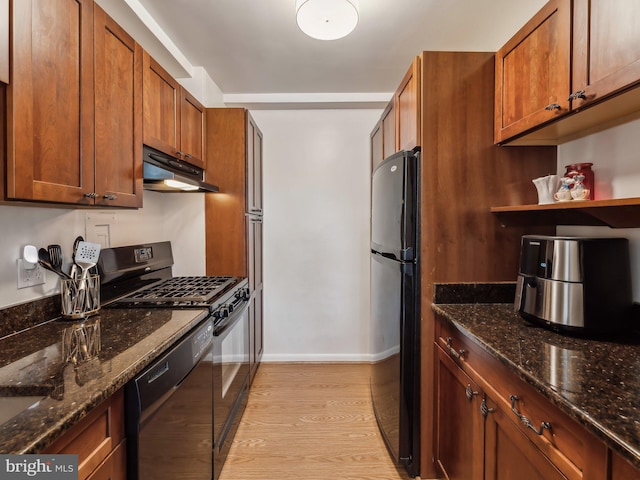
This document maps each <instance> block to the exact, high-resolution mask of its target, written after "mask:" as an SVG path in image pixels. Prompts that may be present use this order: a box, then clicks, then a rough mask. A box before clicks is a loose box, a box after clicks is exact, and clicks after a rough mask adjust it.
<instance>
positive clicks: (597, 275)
mask: <svg viewBox="0 0 640 480" xmlns="http://www.w3.org/2000/svg"><path fill="white" fill-rule="evenodd" d="M514 306H515V310H516V311H517V312H519V313H520V315H521V316H522V317H524V318H525V319H527V320H530V321H532V322H538V323H542V324H543V325H545V326H547V327H550V328H553V329H556V330H562V331H570V332H585V333H588V332H620V331H628V330H631V329H632V327H633V326H632V322H631V310H632V307H633V298H632V293H631V267H630V262H629V242H628V240H627V239H626V238H582V237H546V236H533V235H525V236H523V237H522V247H521V252H520V271H519V273H518V281H517V286H516V299H515V305H514Z"/></svg>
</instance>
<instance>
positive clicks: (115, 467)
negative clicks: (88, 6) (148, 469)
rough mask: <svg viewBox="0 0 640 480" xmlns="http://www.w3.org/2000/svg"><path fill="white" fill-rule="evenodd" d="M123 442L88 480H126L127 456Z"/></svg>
mask: <svg viewBox="0 0 640 480" xmlns="http://www.w3.org/2000/svg"><path fill="white" fill-rule="evenodd" d="M125 445H126V443H125V441H124V440H123V441H122V442H121V443H120V445H118V446H117V447H116V448H115V450H114V451H113V452H111V453H110V454H109V456H108V457H107V458H106V459H105V460H104V462H102V463H101V464H100V465H99V466H98V468H96V469H95V470H94V471H93V472H92V473H91V475H89V476H88V477H87V480H126V478H127V454H126V447H125Z"/></svg>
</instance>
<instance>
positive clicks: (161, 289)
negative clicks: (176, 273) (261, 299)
mask: <svg viewBox="0 0 640 480" xmlns="http://www.w3.org/2000/svg"><path fill="white" fill-rule="evenodd" d="M236 282H237V278H236V277H172V278H168V279H166V280H164V281H162V282H160V283H158V284H155V285H152V286H150V287H147V288H144V289H142V290H139V291H137V292H134V293H132V294H131V295H129V296H127V297H126V298H123V299H121V301H124V302H135V303H146V302H149V303H155V302H158V303H159V302H191V303H202V304H207V303H210V302H211V301H212V300H214V299H215V298H216V297H217V296H218V295H220V294H222V293H223V292H225V291H226V290H227V289H228V287H230V286H233V285H234V284H235V283H236Z"/></svg>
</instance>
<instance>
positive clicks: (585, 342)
mask: <svg viewBox="0 0 640 480" xmlns="http://www.w3.org/2000/svg"><path fill="white" fill-rule="evenodd" d="M433 310H434V311H435V312H436V313H438V314H440V315H442V316H443V317H444V318H446V319H447V320H448V321H449V322H450V323H451V324H452V325H453V326H454V327H455V328H457V329H458V330H459V331H460V332H461V333H463V334H464V335H465V336H467V337H468V338H470V339H471V340H472V341H474V342H475V343H477V344H478V345H480V346H481V347H482V348H483V349H484V350H486V351H487V352H488V353H489V354H491V355H492V356H493V357H495V358H496V359H497V360H499V361H500V362H501V363H503V364H504V365H506V366H507V367H509V368H510V369H511V370H512V371H513V372H514V373H515V374H516V375H517V376H518V377H520V378H521V379H522V380H524V381H525V382H527V383H528V384H530V385H532V386H533V387H534V388H536V389H537V390H538V391H539V392H540V393H541V394H542V395H544V396H545V397H546V398H547V399H549V400H550V401H551V402H552V403H553V404H555V405H557V406H558V407H559V408H560V409H561V410H563V411H564V412H565V413H567V414H568V415H570V416H571V417H572V418H574V419H575V420H577V421H578V422H579V423H581V424H582V425H584V426H585V427H586V428H587V429H589V430H590V431H592V432H593V433H595V434H596V435H597V436H598V437H599V438H601V439H602V440H604V441H605V443H607V445H609V446H610V447H611V448H612V449H613V450H615V451H617V452H618V453H620V454H621V455H622V456H624V457H625V458H627V459H628V460H629V461H631V462H632V463H633V464H634V465H636V466H637V467H638V468H640V336H639V335H636V334H630V335H627V336H625V337H624V338H611V339H607V340H595V339H587V338H581V337H576V336H568V335H563V334H559V333H555V332H553V331H550V330H548V329H546V328H542V327H538V326H536V325H532V324H530V323H528V322H526V321H525V320H523V319H522V318H521V317H520V316H519V315H518V314H517V313H515V312H514V311H513V305H512V304H434V305H433Z"/></svg>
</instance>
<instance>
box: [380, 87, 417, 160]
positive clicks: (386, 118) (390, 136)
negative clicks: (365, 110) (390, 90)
mask: <svg viewBox="0 0 640 480" xmlns="http://www.w3.org/2000/svg"><path fill="white" fill-rule="evenodd" d="M416 108H417V107H416ZM380 121H381V123H382V159H383V160H384V159H385V158H387V157H388V156H389V155H391V154H393V153H395V152H396V148H397V147H396V144H397V142H396V111H395V99H393V98H392V99H391V101H390V102H389V105H387V108H385V109H384V112H382V118H381V120H380Z"/></svg>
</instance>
